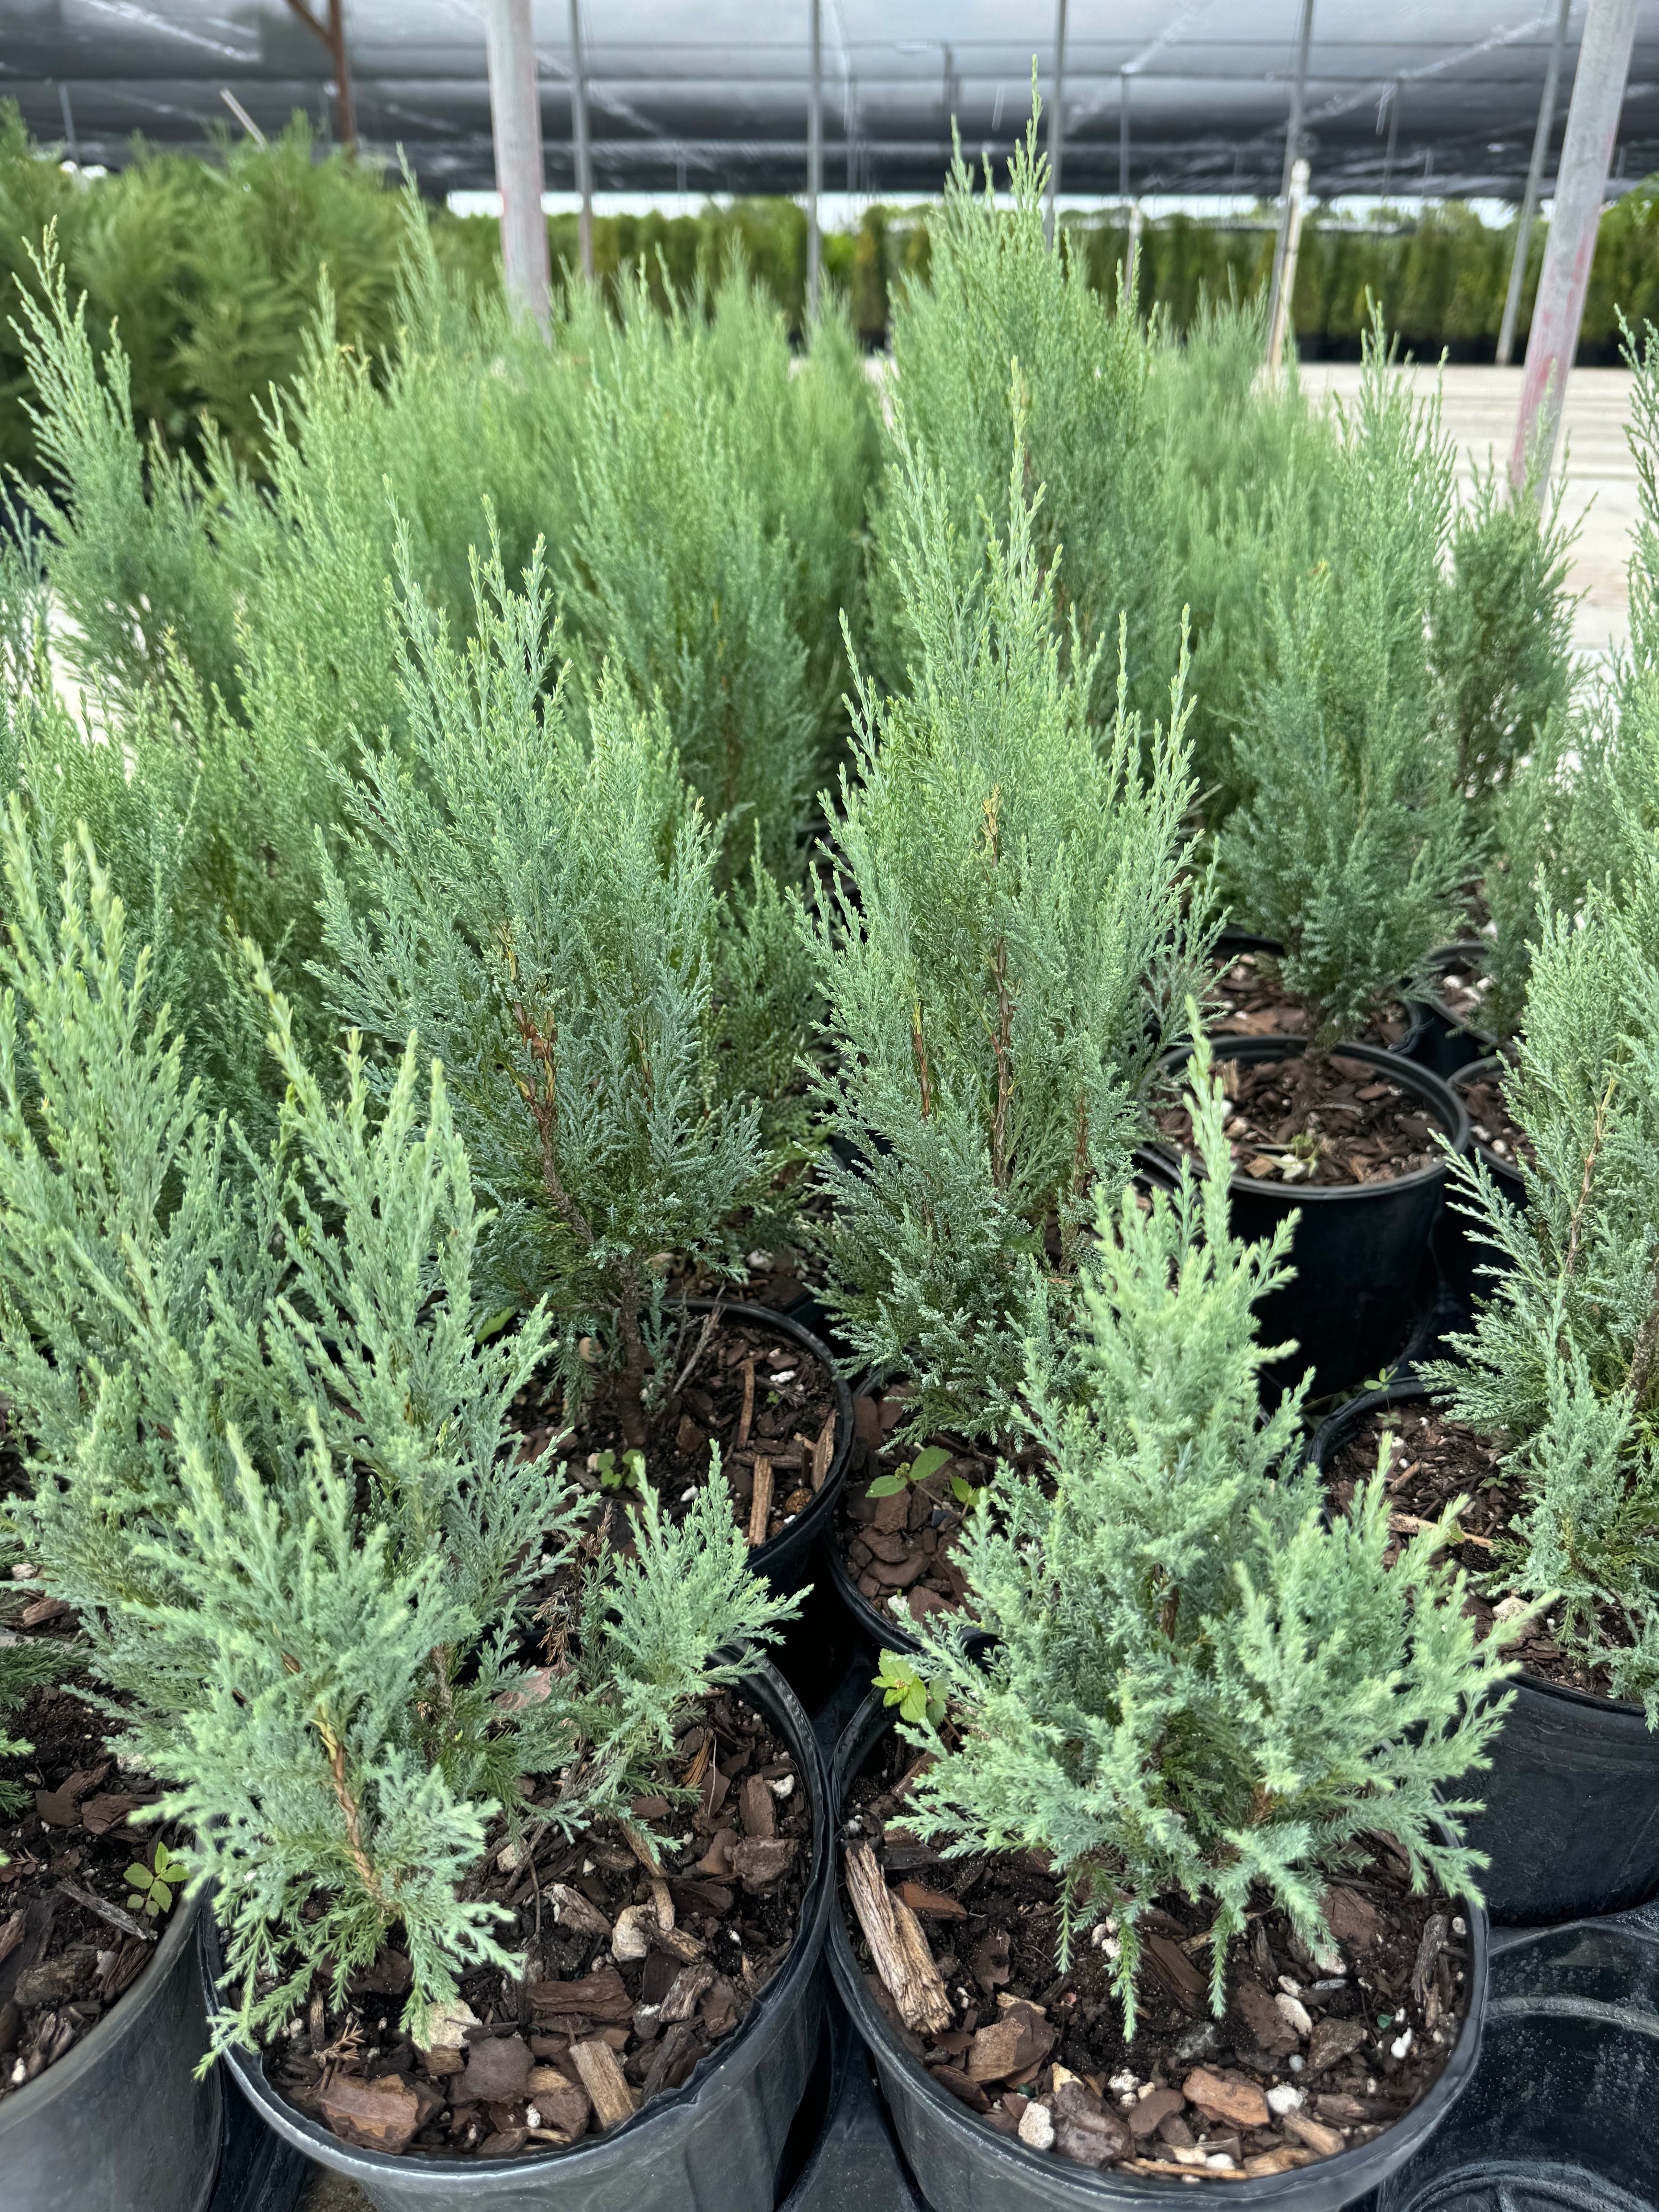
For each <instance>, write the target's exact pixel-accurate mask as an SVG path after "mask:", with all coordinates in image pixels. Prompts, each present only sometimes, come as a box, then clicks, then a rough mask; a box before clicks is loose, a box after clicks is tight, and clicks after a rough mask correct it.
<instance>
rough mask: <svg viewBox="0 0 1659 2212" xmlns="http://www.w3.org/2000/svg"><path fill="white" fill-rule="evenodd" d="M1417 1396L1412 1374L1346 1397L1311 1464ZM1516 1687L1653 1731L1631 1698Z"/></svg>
mask: <svg viewBox="0 0 1659 2212" xmlns="http://www.w3.org/2000/svg"><path fill="white" fill-rule="evenodd" d="M1418 1399H1423V1400H1425V1401H1428V1402H1432V1401H1431V1399H1430V1394H1429V1386H1428V1384H1427V1383H1425V1382H1424V1381H1423V1379H1422V1377H1421V1376H1419V1375H1415V1374H1411V1375H1400V1376H1395V1379H1394V1380H1393V1381H1392V1382H1391V1383H1388V1384H1387V1385H1386V1387H1385V1388H1384V1389H1381V1390H1361V1391H1358V1392H1357V1393H1356V1394H1355V1395H1354V1396H1353V1397H1352V1398H1346V1399H1345V1400H1344V1401H1343V1402H1342V1403H1341V1405H1340V1406H1338V1407H1336V1408H1335V1410H1334V1412H1332V1413H1327V1414H1326V1416H1325V1418H1324V1419H1323V1420H1322V1422H1321V1423H1320V1424H1319V1426H1318V1427H1317V1428H1316V1430H1315V1431H1314V1432H1313V1436H1312V1438H1311V1439H1310V1443H1309V1445H1308V1459H1309V1462H1310V1464H1311V1465H1312V1466H1314V1467H1316V1468H1318V1469H1319V1471H1320V1473H1321V1474H1323V1473H1324V1471H1325V1454H1326V1453H1327V1452H1329V1451H1333V1450H1334V1449H1335V1448H1336V1446H1337V1444H1338V1443H1340V1442H1341V1441H1342V1438H1341V1437H1340V1436H1339V1435H1336V1434H1335V1433H1334V1431H1337V1430H1338V1429H1339V1428H1340V1427H1344V1426H1350V1425H1353V1424H1355V1423H1357V1422H1358V1421H1361V1420H1363V1419H1364V1417H1365V1415H1366V1414H1367V1413H1374V1412H1375V1411H1376V1408H1377V1407H1379V1406H1395V1405H1404V1404H1409V1403H1411V1402H1413V1401H1415V1400H1418ZM1515 1686H1516V1690H1517V1691H1525V1692H1530V1693H1532V1694H1533V1695H1534V1696H1537V1697H1541V1698H1554V1699H1559V1701H1560V1702H1561V1703H1562V1704H1563V1705H1579V1706H1582V1707H1583V1708H1584V1709H1585V1710H1586V1711H1589V1712H1594V1713H1607V1714H1612V1715H1614V1716H1616V1717H1618V1718H1620V1720H1623V1719H1625V1718H1626V1717H1629V1718H1631V1719H1632V1720H1635V1721H1638V1722H1639V1723H1641V1726H1642V1730H1643V1733H1644V1735H1652V1733H1653V1731H1651V1730H1650V1729H1649V1728H1648V1725H1647V1722H1646V1720H1645V1718H1644V1715H1643V1711H1642V1708H1641V1706H1640V1705H1638V1704H1637V1703H1636V1701H1635V1700H1634V1699H1632V1698H1604V1697H1601V1696H1600V1695H1599V1694H1598V1693H1597V1692H1595V1691H1594V1690H1575V1689H1574V1688H1573V1687H1572V1686H1571V1684H1570V1683H1566V1682H1552V1681H1550V1680H1547V1678H1546V1677H1545V1676H1544V1675H1542V1674H1528V1672H1527V1671H1526V1670H1525V1668H1522V1672H1521V1673H1520V1674H1517V1675H1516V1677H1515ZM1656 1750H1659V1739H1656Z"/></svg>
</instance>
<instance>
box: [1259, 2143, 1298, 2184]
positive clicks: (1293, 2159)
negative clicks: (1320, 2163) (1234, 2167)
mask: <svg viewBox="0 0 1659 2212" xmlns="http://www.w3.org/2000/svg"><path fill="white" fill-rule="evenodd" d="M1313 2162H1314V2153H1313V2152H1312V2151H1310V2150H1297V2149H1296V2148H1294V2147H1293V2146H1292V2145H1291V2144H1290V2143H1284V2144H1281V2145H1280V2147H1279V2148H1278V2149H1277V2150H1262V2151H1257V2152H1256V2154H1255V2156H1254V2157H1253V2158H1247V2159H1246V2160H1245V2161H1244V2172H1245V2176H1246V2179H1249V2180H1251V2181H1259V2180H1261V2179H1263V2178H1264V2177H1265V2176H1267V2174H1270V2173H1290V2172H1293V2171H1294V2169H1295V2168H1296V2167H1297V2166H1311V2165H1312V2164H1313Z"/></svg>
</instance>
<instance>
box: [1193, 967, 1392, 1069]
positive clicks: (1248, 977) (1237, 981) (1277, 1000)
mask: <svg viewBox="0 0 1659 2212" xmlns="http://www.w3.org/2000/svg"><path fill="white" fill-rule="evenodd" d="M1272 964H1273V963H1272V961H1271V959H1270V958H1267V957H1264V956H1263V955H1262V954H1261V953H1259V952H1240V953H1238V954H1237V955H1236V956H1235V957H1234V958H1233V959H1232V960H1231V961H1230V962H1229V963H1228V964H1227V966H1226V967H1225V968H1224V969H1222V971H1221V973H1220V974H1219V975H1218V976H1217V978H1216V981H1215V991H1216V994H1217V996H1218V998H1219V1000H1220V1001H1221V1003H1220V1005H1219V1006H1218V1007H1217V1008H1216V1009H1215V1010H1214V1012H1213V1015H1212V1019H1211V1023H1210V1026H1211V1028H1212V1030H1215V1031H1216V1032H1217V1033H1218V1034H1226V1035H1231V1036H1302V1035H1303V1033H1304V1030H1306V1029H1307V1026H1308V1010H1307V1008H1306V1006H1304V1005H1303V1003H1302V1001H1301V1000H1300V999H1293V998H1292V997H1291V994H1290V993H1289V992H1288V991H1286V990H1285V987H1284V986H1283V985H1282V984H1281V983H1279V981H1277V979H1276V978H1275V977H1274V976H1273V975H1272V974H1271V972H1270V969H1271V967H1272ZM1410 1027H1411V1016H1410V1014H1409V1013H1408V1012H1407V1010H1406V1008H1405V1007H1404V1006H1395V1007H1394V1008H1393V1010H1392V1011H1391V1012H1389V1013H1388V1014H1387V1015H1385V1016H1384V1017H1383V1018H1382V1019H1381V1020H1378V1021H1375V1022H1371V1023H1369V1024H1367V1025H1366V1027H1365V1028H1364V1029H1363V1030H1361V1031H1360V1032H1359V1038H1360V1042H1362V1043H1364V1044H1380V1045H1384V1046H1386V1047H1387V1048H1389V1051H1393V1050H1394V1049H1395V1047H1396V1046H1398V1045H1400V1044H1401V1043H1402V1042H1404V1040H1405V1036H1406V1033H1407V1030H1409V1029H1410Z"/></svg>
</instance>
